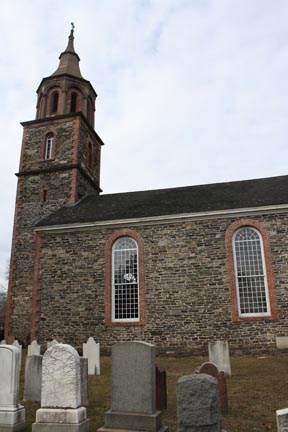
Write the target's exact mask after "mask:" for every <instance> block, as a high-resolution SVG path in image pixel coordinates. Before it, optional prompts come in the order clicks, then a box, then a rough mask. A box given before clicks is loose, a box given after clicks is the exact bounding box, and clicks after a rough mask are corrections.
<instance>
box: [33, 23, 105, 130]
mask: <svg viewBox="0 0 288 432" xmlns="http://www.w3.org/2000/svg"><path fill="white" fill-rule="evenodd" d="M59 59H60V62H59V65H58V68H57V69H56V71H55V72H54V73H53V74H52V75H50V76H48V77H46V78H43V80H42V81H41V83H40V86H39V87H38V89H37V94H38V101H37V111H36V119H42V118H47V117H54V116H57V115H63V114H69V113H76V112H77V113H79V112H81V113H82V114H83V115H84V117H85V118H86V119H87V121H88V123H89V124H90V125H91V126H92V127H94V112H95V100H96V97H97V93H96V92H95V90H94V88H93V87H92V85H91V83H90V82H89V81H87V80H86V79H84V78H83V76H82V74H81V72H80V67H79V62H80V58H79V56H78V54H77V53H76V52H75V49H74V24H73V23H72V29H71V32H70V35H69V39H68V45H67V48H66V49H65V51H63V52H62V53H61V54H60V57H59Z"/></svg>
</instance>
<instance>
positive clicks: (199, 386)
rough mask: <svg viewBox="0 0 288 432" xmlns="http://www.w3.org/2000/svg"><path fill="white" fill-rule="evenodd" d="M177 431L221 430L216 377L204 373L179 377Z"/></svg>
mask: <svg viewBox="0 0 288 432" xmlns="http://www.w3.org/2000/svg"><path fill="white" fill-rule="evenodd" d="M176 396H177V413H178V432H221V408H220V398H219V390H218V383H217V379H216V378H214V377H212V376H210V375H206V374H201V373H200V374H193V375H188V376H183V377H181V378H179V380H178V382H177V386H176Z"/></svg>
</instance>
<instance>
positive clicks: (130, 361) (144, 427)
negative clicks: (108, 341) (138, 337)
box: [98, 342, 168, 432]
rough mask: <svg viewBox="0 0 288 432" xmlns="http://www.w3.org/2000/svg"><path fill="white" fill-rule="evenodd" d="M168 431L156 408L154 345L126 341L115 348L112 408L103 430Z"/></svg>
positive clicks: (113, 352) (107, 415)
mask: <svg viewBox="0 0 288 432" xmlns="http://www.w3.org/2000/svg"><path fill="white" fill-rule="evenodd" d="M119 429H124V430H128V431H129V432H133V431H150V432H157V431H159V432H160V431H161V432H164V431H167V430H168V428H167V427H166V426H162V418H161V412H160V411H157V410H156V379H155V347H154V346H153V345H151V344H148V343H145V342H123V343H120V344H117V345H114V346H113V347H112V398H111V409H110V410H109V411H107V412H106V413H105V426H104V427H102V428H100V429H98V431H99V432H101V431H111V432H113V431H119Z"/></svg>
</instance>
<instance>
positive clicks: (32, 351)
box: [28, 340, 41, 356]
mask: <svg viewBox="0 0 288 432" xmlns="http://www.w3.org/2000/svg"><path fill="white" fill-rule="evenodd" d="M40 348H41V347H40V345H39V344H38V343H37V340H33V341H32V342H31V344H30V345H28V356H32V355H40Z"/></svg>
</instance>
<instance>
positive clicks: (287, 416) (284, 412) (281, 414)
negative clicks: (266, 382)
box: [276, 408, 288, 432]
mask: <svg viewBox="0 0 288 432" xmlns="http://www.w3.org/2000/svg"><path fill="white" fill-rule="evenodd" d="M276 421H277V431H278V432H287V431H288V408H284V409H281V410H277V411H276Z"/></svg>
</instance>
